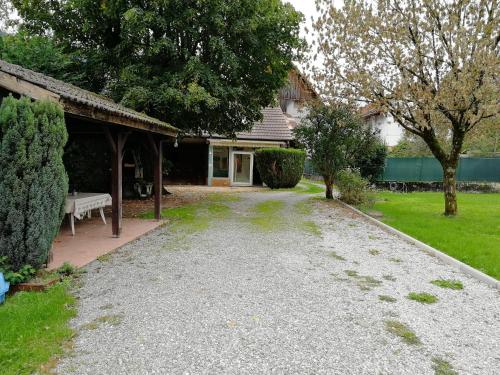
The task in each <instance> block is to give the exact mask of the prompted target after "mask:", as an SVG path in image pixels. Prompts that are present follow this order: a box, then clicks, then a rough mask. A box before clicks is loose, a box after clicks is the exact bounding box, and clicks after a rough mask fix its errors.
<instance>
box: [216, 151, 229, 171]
mask: <svg viewBox="0 0 500 375" xmlns="http://www.w3.org/2000/svg"><path fill="white" fill-rule="evenodd" d="M213 176H214V177H226V178H227V177H229V148H228V147H214V175H213Z"/></svg>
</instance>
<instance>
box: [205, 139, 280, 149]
mask: <svg viewBox="0 0 500 375" xmlns="http://www.w3.org/2000/svg"><path fill="white" fill-rule="evenodd" d="M207 141H208V143H209V144H211V145H212V146H227V147H280V146H286V142H283V141H259V140H243V139H236V140H234V139H217V138H209V139H208V140H207Z"/></svg>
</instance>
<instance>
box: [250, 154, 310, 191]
mask: <svg viewBox="0 0 500 375" xmlns="http://www.w3.org/2000/svg"><path fill="white" fill-rule="evenodd" d="M305 159H306V153H305V151H303V150H296V149H292V148H263V149H260V150H257V151H256V152H255V161H256V164H257V170H258V171H259V174H260V177H261V179H262V181H263V182H264V183H265V184H266V185H267V186H269V187H270V188H271V189H280V188H292V187H295V185H297V184H298V183H299V181H300V179H301V178H302V174H303V173H304V163H305Z"/></svg>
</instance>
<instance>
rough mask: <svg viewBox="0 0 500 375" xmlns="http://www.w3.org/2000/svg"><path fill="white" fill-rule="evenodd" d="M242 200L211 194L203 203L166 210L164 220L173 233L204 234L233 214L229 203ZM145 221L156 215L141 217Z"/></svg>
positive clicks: (231, 196) (163, 212)
mask: <svg viewBox="0 0 500 375" xmlns="http://www.w3.org/2000/svg"><path fill="white" fill-rule="evenodd" d="M239 199H240V198H239V197H238V196H236V195H233V194H220V193H214V194H210V195H209V196H208V197H207V198H206V199H204V200H203V201H201V202H197V203H192V204H187V205H184V206H179V207H173V208H165V209H163V210H162V211H161V215H162V217H163V218H165V219H168V220H169V221H170V225H169V226H170V228H171V229H172V230H173V231H179V230H180V231H183V232H184V233H186V234H192V233H196V232H202V231H204V230H206V229H208V228H209V226H210V223H211V222H212V221H213V220H217V219H223V218H226V217H228V216H229V215H230V214H231V208H230V207H229V206H228V205H227V203H229V202H235V201H238V200H239ZM141 217H142V218H143V219H153V218H154V213H153V212H152V211H151V212H147V213H145V214H143V215H142V216H141Z"/></svg>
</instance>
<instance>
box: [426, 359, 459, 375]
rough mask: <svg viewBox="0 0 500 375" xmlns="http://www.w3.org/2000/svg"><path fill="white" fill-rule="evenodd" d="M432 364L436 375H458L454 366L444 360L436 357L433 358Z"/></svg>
mask: <svg viewBox="0 0 500 375" xmlns="http://www.w3.org/2000/svg"><path fill="white" fill-rule="evenodd" d="M432 362H433V364H432V369H433V370H434V374H435V375H458V372H456V371H455V370H454V369H453V366H452V365H451V364H450V363H449V362H447V361H445V360H444V359H441V358H438V357H434V358H432Z"/></svg>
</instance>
